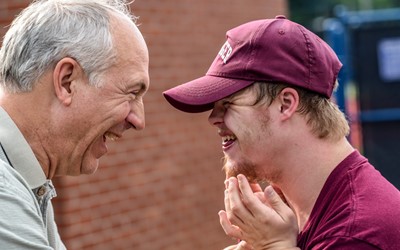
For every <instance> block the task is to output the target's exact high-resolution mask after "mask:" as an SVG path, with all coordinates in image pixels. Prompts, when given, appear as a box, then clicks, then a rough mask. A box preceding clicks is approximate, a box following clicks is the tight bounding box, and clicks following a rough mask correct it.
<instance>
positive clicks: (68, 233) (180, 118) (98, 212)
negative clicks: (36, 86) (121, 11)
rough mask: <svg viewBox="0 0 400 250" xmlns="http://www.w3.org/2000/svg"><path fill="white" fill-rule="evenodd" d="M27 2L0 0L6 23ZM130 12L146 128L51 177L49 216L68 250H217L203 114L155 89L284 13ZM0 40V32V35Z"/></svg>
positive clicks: (187, 5) (281, 8)
mask: <svg viewBox="0 0 400 250" xmlns="http://www.w3.org/2000/svg"><path fill="white" fill-rule="evenodd" d="M28 2H29V1H23V0H20V1H17V0H8V1H7V0H2V1H1V3H0V24H1V26H2V27H3V26H5V25H8V24H9V22H10V21H11V19H12V18H13V16H14V15H15V14H16V13H18V12H19V11H20V7H21V6H25V5H26V4H27V3H28ZM132 11H133V13H134V14H135V15H137V16H140V19H139V23H141V25H140V29H141V31H142V33H143V35H144V37H145V39H146V41H147V44H148V47H149V51H150V77H151V85H150V91H149V92H148V94H147V95H146V97H145V100H144V101H145V110H146V129H145V130H144V131H142V132H135V131H130V132H127V133H126V134H125V136H124V138H123V139H122V140H120V141H118V142H115V143H110V145H109V148H110V151H111V152H110V153H109V154H108V155H107V156H106V157H104V158H103V159H102V160H101V164H100V168H99V170H98V171H97V172H96V173H95V174H94V175H91V176H80V177H63V178H57V179H56V180H55V185H56V187H57V193H58V197H57V198H56V199H54V205H55V211H56V219H57V222H58V225H59V230H60V233H61V236H62V238H63V240H64V242H65V244H66V245H67V247H68V249H72V250H83V249H87V250H89V249H90V250H92V249H93V250H94V249H96V250H101V249H104V250H110V249H113V250H114V249H140V250H147V249H148V250H155V249H170V250H181V249H182V250H187V249H196V250H202V249H204V250H211V249H222V248H223V247H224V246H227V245H228V244H231V243H233V241H232V240H231V239H229V238H228V237H227V236H225V234H224V232H223V230H222V229H221V227H220V225H219V221H218V215H217V212H218V211H219V210H220V209H223V190H224V187H223V180H224V174H223V173H222V171H221V157H222V153H221V148H220V147H221V146H220V139H219V138H218V136H217V133H216V129H214V128H212V127H211V126H209V124H208V122H207V116H208V113H204V114H185V113H181V112H178V111H176V110H174V109H173V108H172V107H170V106H169V105H168V104H167V103H166V102H165V100H164V98H163V97H162V94H161V93H162V91H163V90H165V89H167V88H170V87H172V86H175V85H177V84H179V83H183V82H185V81H188V80H191V79H193V78H195V77H199V76H202V75H203V74H204V73H205V72H206V70H207V69H208V67H209V65H210V63H211V62H212V60H213V59H214V57H215V55H216V53H217V52H218V51H219V49H220V47H221V45H222V44H223V43H224V40H225V32H226V30H228V29H230V28H232V27H234V26H236V25H238V24H241V23H243V22H246V21H250V20H253V19H259V18H272V17H274V16H275V15H278V14H287V6H286V1H285V0H274V1H265V0H251V1H243V0H202V1H195V0H186V1H184V0H168V1H159V0H136V1H135V2H134V3H133V4H132ZM2 33H4V32H2Z"/></svg>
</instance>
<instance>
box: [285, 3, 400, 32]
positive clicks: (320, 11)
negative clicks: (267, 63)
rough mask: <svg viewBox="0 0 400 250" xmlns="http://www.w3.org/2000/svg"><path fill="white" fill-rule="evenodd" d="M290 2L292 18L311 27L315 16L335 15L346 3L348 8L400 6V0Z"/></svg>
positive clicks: (363, 8) (362, 8)
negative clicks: (335, 11)
mask: <svg viewBox="0 0 400 250" xmlns="http://www.w3.org/2000/svg"><path fill="white" fill-rule="evenodd" d="M288 3H289V11H290V19H291V20H293V21H295V22H298V23H301V24H303V25H304V26H306V27H309V28H310V27H311V26H312V22H313V20H314V19H315V18H317V17H331V16H333V9H334V7H335V6H337V5H344V6H345V7H346V8H347V9H348V10H366V9H383V8H399V7H400V0H288Z"/></svg>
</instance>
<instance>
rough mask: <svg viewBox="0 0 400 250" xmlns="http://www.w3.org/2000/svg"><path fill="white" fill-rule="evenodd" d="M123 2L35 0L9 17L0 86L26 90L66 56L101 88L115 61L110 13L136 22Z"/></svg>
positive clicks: (0, 54)
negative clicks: (103, 73)
mask: <svg viewBox="0 0 400 250" xmlns="http://www.w3.org/2000/svg"><path fill="white" fill-rule="evenodd" d="M128 6H129V4H128V3H126V2H125V1H124V0H37V1H35V2H33V3H32V4H31V5H30V6H28V7H27V8H26V9H24V10H23V11H22V12H21V13H20V14H19V15H18V16H17V17H16V18H15V20H14V21H13V23H12V24H11V26H10V28H9V30H8V32H7V33H6V35H5V37H4V40H3V45H2V48H1V49H0V84H1V85H2V87H3V89H4V90H5V91H7V92H10V93H18V92H29V91H31V90H32V89H33V87H34V84H35V83H36V82H37V80H38V79H39V78H40V77H41V76H42V75H43V74H44V73H45V72H46V71H47V70H49V69H51V68H52V67H55V65H56V64H57V62H58V61H59V60H61V59H62V58H64V57H71V58H73V59H75V60H76V61H77V62H78V63H79V64H80V65H81V67H82V68H83V70H84V72H85V74H86V75H87V77H88V78H89V82H90V84H92V85H94V86H99V85H100V82H99V76H100V75H101V73H102V72H103V71H104V70H105V69H107V68H108V67H110V66H111V65H112V64H113V62H114V61H115V50H114V47H113V39H112V35H111V30H110V27H109V24H110V16H111V13H113V14H116V15H118V16H121V17H123V18H126V19H128V20H131V21H132V22H134V23H135V22H136V18H135V17H134V16H132V15H131V14H130V11H129V8H128Z"/></svg>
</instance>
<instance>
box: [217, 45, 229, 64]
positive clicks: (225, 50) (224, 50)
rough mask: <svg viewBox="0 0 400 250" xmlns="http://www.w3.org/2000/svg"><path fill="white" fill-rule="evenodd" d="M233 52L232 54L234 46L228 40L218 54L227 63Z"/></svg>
mask: <svg viewBox="0 0 400 250" xmlns="http://www.w3.org/2000/svg"><path fill="white" fill-rule="evenodd" d="M231 54H232V47H231V45H230V44H229V43H228V41H226V42H225V43H224V45H222V48H221V50H220V51H219V53H218V55H219V56H220V57H221V58H222V61H224V63H226V61H228V58H229V56H230V55H231Z"/></svg>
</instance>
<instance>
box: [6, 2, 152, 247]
mask: <svg viewBox="0 0 400 250" xmlns="http://www.w3.org/2000/svg"><path fill="white" fill-rule="evenodd" d="M148 64H149V58H148V51H147V46H146V44H145V42H144V40H143V37H142V35H141V33H140V31H139V30H138V28H137V27H136V24H135V22H134V18H132V17H131V15H130V14H129V11H128V9H127V6H126V4H125V3H124V1H122V0H114V1H107V0H68V1H66V0H47V1H35V2H33V3H32V4H31V5H30V6H29V7H27V8H26V9H25V10H23V11H22V13H21V14H20V15H19V16H18V17H17V18H16V19H15V20H14V22H13V23H12V25H11V26H10V28H9V30H8V32H7V34H6V35H5V37H4V41H3V45H2V47H1V50H0V84H1V85H0V86H1V90H2V95H1V97H0V106H1V107H0V146H1V147H0V159H1V160H0V201H1V206H0V207H1V213H0V249H30V250H32V249H41V250H43V249H65V246H64V244H63V243H62V241H61V240H60V237H59V234H58V232H57V227H56V225H55V222H54V214H53V210H52V206H51V198H52V197H54V196H55V191H54V187H53V185H52V183H51V179H52V178H53V177H54V176H65V175H80V174H91V173H94V172H95V171H96V169H97V168H98V165H99V158H100V157H101V156H103V155H104V154H106V153H107V145H106V141H107V140H108V139H111V140H114V139H117V138H120V137H121V136H122V134H123V133H124V131H126V130H127V129H129V128H134V129H136V130H141V129H143V128H144V125H145V120H144V110H143V102H142V97H143V95H144V94H145V92H146V90H147V89H148V86H149V76H148Z"/></svg>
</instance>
